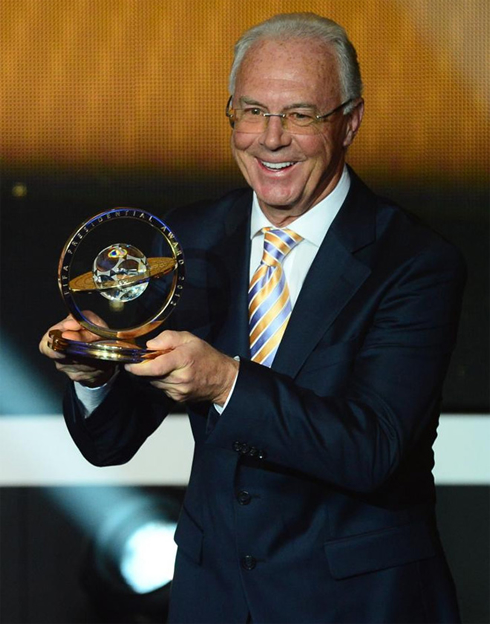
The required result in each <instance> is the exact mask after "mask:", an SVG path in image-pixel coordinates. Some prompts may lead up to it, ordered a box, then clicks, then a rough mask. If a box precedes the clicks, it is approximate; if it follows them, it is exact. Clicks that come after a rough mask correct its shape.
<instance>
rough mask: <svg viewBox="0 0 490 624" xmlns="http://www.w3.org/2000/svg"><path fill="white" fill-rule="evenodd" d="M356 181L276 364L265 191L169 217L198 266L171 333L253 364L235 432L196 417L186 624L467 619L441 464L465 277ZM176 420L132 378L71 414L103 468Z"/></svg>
mask: <svg viewBox="0 0 490 624" xmlns="http://www.w3.org/2000/svg"><path fill="white" fill-rule="evenodd" d="M351 177H352V184H351V189H350V191H349V194H348V196H347V198H346V200H345V203H344V205H343V206H342V208H341V210H340V211H339V213H338V215H337V217H336V219H335V220H334V222H333V224H332V226H331V228H330V229H329V231H328V234H327V236H326V238H325V240H324V242H323V244H322V246H321V248H320V250H319V252H318V255H317V257H316V258H315V261H314V263H313V265H312V267H311V269H310V271H309V273H308V276H307V278H306V281H305V283H304V285H303V288H302V290H301V293H300V295H299V298H298V300H297V302H296V305H295V308H294V311H293V314H292V317H291V320H290V323H289V325H288V327H287V330H286V333H285V335H284V338H283V340H282V342H281V345H280V348H279V351H278V353H277V356H276V359H275V361H274V364H273V366H272V368H271V369H266V368H264V367H262V366H259V365H257V364H255V363H253V362H251V361H250V359H249V358H250V354H249V347H248V321H247V286H248V280H249V254H250V236H249V225H250V224H249V219H250V208H251V192H250V191H249V190H242V191H236V192H233V193H231V194H229V195H227V196H226V197H225V198H223V199H222V200H221V201H218V202H213V203H203V204H199V205H196V206H193V207H191V208H189V209H182V210H180V211H177V212H175V213H174V214H173V215H170V216H169V218H168V219H167V220H166V221H167V223H168V224H169V226H170V227H171V228H172V229H173V231H174V232H175V234H176V235H177V237H178V238H179V239H180V242H181V243H182V245H183V248H184V252H185V258H186V271H187V277H186V284H185V288H184V291H183V295H182V298H181V301H180V302H179V305H178V307H177V309H176V311H175V313H174V315H173V318H172V324H173V327H174V328H176V329H183V330H189V331H191V332H193V333H195V334H196V335H198V336H200V337H202V338H204V339H206V340H208V341H209V342H211V343H212V344H213V345H214V346H216V347H217V348H218V349H220V350H222V351H224V352H225V353H228V354H229V355H232V356H235V355H239V356H240V357H241V365H240V373H239V376H238V380H237V384H236V387H235V390H234V392H233V395H232V398H231V400H230V402H229V404H228V406H227V408H226V410H225V412H224V413H223V415H222V416H221V417H219V416H218V414H217V413H216V411H215V410H214V408H213V407H212V406H210V405H209V404H205V403H202V404H193V405H188V406H187V408H188V411H189V415H190V419H191V426H192V431H193V434H194V438H195V454H194V462H193V468H192V475H191V479H190V483H189V487H188V490H187V494H186V499H185V503H184V507H183V510H182V514H181V518H180V522H179V526H178V529H177V533H176V541H177V543H178V545H179V552H178V556H177V563H176V571H175V578H174V583H173V589H172V604H171V614H170V619H171V621H173V622H209V623H214V624H216V623H225V622H226V623H228V622H245V621H246V620H247V617H248V616H249V614H250V615H251V617H252V620H253V621H254V622H276V623H285V622H291V623H292V622H295V623H298V622H309V623H312V622H321V623H324V622H342V623H343V622H355V623H360V622H366V623H373V622H386V623H391V624H392V623H394V622H410V623H414V622H432V623H434V622H446V623H447V622H457V621H458V610H457V605H456V600H455V593H454V588H453V584H452V580H451V577H450V574H449V572H448V569H447V566H446V563H445V559H444V555H443V552H442V548H441V545H440V541H439V538H438V534H437V529H436V525H435V519H434V483H433V478H432V474H431V468H432V466H433V453H432V444H433V442H434V439H435V437H436V427H437V422H438V416H439V406H440V399H441V388H442V383H443V379H444V376H445V373H446V370H447V366H448V362H449V358H450V353H451V351H452V349H453V347H454V344H455V339H456V331H457V322H458V317H459V311H460V301H461V294H462V289H463V284H464V279H465V270H464V264H463V262H462V260H461V258H460V255H459V253H458V252H457V251H456V250H455V249H454V248H453V247H452V246H451V245H450V244H448V243H447V242H446V241H444V240H443V239H442V238H441V237H439V236H438V235H437V234H435V233H434V232H432V231H431V230H430V229H428V228H426V227H425V226H423V225H422V224H420V223H419V222H418V221H417V220H416V219H414V218H413V217H411V216H409V215H407V214H406V213H405V212H403V211H402V210H400V209H399V208H398V207H396V206H394V205H393V204H391V203H390V202H387V201H385V200H382V199H380V198H379V197H377V196H375V195H374V194H373V193H372V192H371V191H370V190H369V189H367V187H366V186H365V185H364V184H363V183H362V182H361V181H360V180H359V179H358V178H357V177H356V176H355V174H354V173H353V172H351ZM168 409H169V402H168V401H167V400H166V399H165V398H164V397H163V395H162V393H161V392H157V391H155V390H154V389H150V388H149V387H147V386H145V384H144V382H141V381H139V380H135V379H131V378H129V377H128V376H126V375H120V376H119V378H118V380H117V382H116V385H115V387H114V389H113V391H112V392H111V393H110V395H109V396H108V397H107V399H106V400H105V401H104V403H103V404H102V405H101V406H100V407H99V408H98V409H97V410H96V412H95V413H94V414H93V415H92V416H91V417H90V418H89V419H88V420H87V421H85V422H84V421H83V420H82V419H81V418H80V414H79V413H78V408H77V404H76V401H75V400H74V398H73V394H70V395H69V397H68V399H67V401H66V409H65V414H66V420H67V424H68V427H69V429H70V431H71V433H72V435H73V437H74V439H75V441H76V443H77V444H78V446H79V448H80V449H81V451H82V453H83V454H84V455H85V456H86V457H87V459H88V460H89V461H91V462H93V463H94V464H96V465H109V464H116V463H122V462H124V461H127V460H128V459H130V457H131V456H132V455H133V454H134V453H135V452H136V451H137V449H138V448H139V447H140V445H141V444H142V443H143V441H144V440H145V439H146V437H147V436H148V435H150V434H151V432H152V431H153V430H154V429H155V428H156V427H157V426H159V424H160V423H161V421H162V419H163V418H164V416H165V414H166V413H167V410H168ZM155 469H156V470H157V469H158V467H155Z"/></svg>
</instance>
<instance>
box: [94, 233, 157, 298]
mask: <svg viewBox="0 0 490 624" xmlns="http://www.w3.org/2000/svg"><path fill="white" fill-rule="evenodd" d="M92 271H93V278H94V283H95V285H96V287H97V288H98V289H99V292H100V294H101V295H102V296H103V297H105V298H106V299H109V300H111V301H120V302H123V303H124V302H126V301H133V299H137V298H138V297H139V296H140V295H142V294H143V293H144V292H145V290H146V288H147V287H148V279H149V278H150V268H149V266H148V260H147V259H146V257H145V256H144V254H143V253H142V252H141V251H140V250H139V249H138V248H137V247H134V245H127V244H126V243H116V244H114V245H110V246H109V247H106V248H105V249H103V250H102V251H101V252H100V253H99V254H98V256H97V257H96V258H95V260H94V265H93V269H92ZM139 280H146V281H144V282H142V283H138V282H139ZM135 282H136V283H135ZM112 284H114V287H111V288H108V286H109V285H112Z"/></svg>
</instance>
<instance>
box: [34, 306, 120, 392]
mask: <svg viewBox="0 0 490 624" xmlns="http://www.w3.org/2000/svg"><path fill="white" fill-rule="evenodd" d="M84 315H85V316H86V317H87V318H88V319H89V320H90V321H91V322H92V323H96V324H97V325H101V326H103V325H104V323H103V321H102V319H100V318H99V317H98V316H97V315H96V314H94V313H93V312H89V311H87V312H84ZM53 329H59V330H60V331H61V332H62V334H63V338H66V339H68V340H79V341H82V342H94V341H95V340H98V339H100V336H97V335H96V334H93V333H92V332H89V331H88V330H86V329H84V328H83V327H82V326H81V325H80V323H79V322H78V321H76V320H75V319H74V318H73V317H72V316H68V317H67V318H66V319H64V320H63V321H61V322H60V323H57V324H56V325H53V327H50V328H49V329H48V331H47V332H46V333H45V334H44V336H43V337H42V339H41V342H40V343H39V351H41V353H42V354H43V355H45V356H47V357H49V358H50V359H52V360H54V365H55V366H56V368H57V369H58V370H59V371H60V372H62V373H64V374H65V375H67V376H68V377H69V378H70V379H71V380H72V381H78V382H79V383H81V384H82V385H84V386H88V387H89V388H96V387H98V386H102V385H104V384H105V383H106V382H107V381H109V379H110V378H111V377H112V375H113V374H114V370H115V368H114V364H113V363H112V362H104V361H102V360H89V359H86V360H85V361H81V360H79V361H77V360H73V359H71V358H69V357H67V356H66V355H64V354H63V353H60V352H59V351H54V350H53V349H51V348H50V347H49V346H48V340H49V332H50V331H51V330H53Z"/></svg>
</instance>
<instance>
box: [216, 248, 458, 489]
mask: <svg viewBox="0 0 490 624" xmlns="http://www.w3.org/2000/svg"><path fill="white" fill-rule="evenodd" d="M443 249H444V253H441V249H440V248H438V249H437V250H436V252H430V251H426V252H424V253H421V254H419V255H418V256H416V257H414V258H411V259H410V260H408V261H407V262H406V263H405V266H403V267H401V268H400V267H399V269H398V271H397V274H398V277H397V278H396V280H394V282H393V283H392V284H391V286H390V288H389V289H387V290H386V292H385V293H384V295H383V297H382V299H381V300H380V302H379V304H378V305H377V307H376V312H375V314H374V316H373V319H372V321H371V323H370V325H369V327H368V328H367V329H366V330H365V335H364V340H363V343H362V346H361V347H360V348H359V350H358V352H357V353H356V355H355V359H354V363H353V366H352V369H351V370H352V372H351V375H350V377H349V379H348V380H347V383H346V384H345V387H344V388H343V390H342V392H340V393H339V394H338V395H337V394H336V395H335V396H320V395H318V394H316V393H315V391H314V390H313V389H312V388H311V387H310V388H303V387H301V385H299V384H298V383H297V382H295V381H294V380H293V379H291V378H289V377H287V376H284V375H281V374H278V373H277V372H275V371H273V370H270V369H267V368H264V367H263V366H260V365H257V364H255V363H253V362H250V361H245V360H242V362H241V366H240V372H239V376H238V380H237V384H236V387H235V391H234V393H233V395H232V398H231V400H230V402H229V404H228V406H227V408H226V411H225V412H224V413H223V415H222V416H221V417H220V418H219V419H218V420H217V422H216V425H215V428H214V429H213V431H212V433H211V435H210V436H209V437H208V444H213V445H217V446H221V447H224V448H227V449H231V448H233V445H235V450H239V449H240V445H242V448H243V445H245V448H246V449H248V448H250V447H254V448H256V449H259V451H258V453H259V455H260V457H263V458H264V459H265V460H266V461H267V462H269V463H272V464H277V465H280V466H285V467H287V468H290V469H293V470H298V471H301V472H303V473H307V474H309V475H311V476H313V477H315V478H320V479H322V480H325V481H328V482H329V483H333V484H335V485H337V486H339V487H342V488H347V489H351V490H355V491H360V492H372V491H375V490H376V489H378V488H379V487H381V486H382V485H383V484H384V483H385V482H386V481H387V480H388V479H389V478H390V476H391V475H392V474H393V472H394V471H395V470H396V469H397V468H398V467H399V466H400V464H401V463H402V462H403V461H404V459H405V458H406V457H407V455H409V454H410V453H413V452H414V449H415V450H416V449H417V444H418V441H419V440H420V439H421V438H422V437H424V438H427V432H429V436H428V437H429V438H430V444H429V450H430V446H431V444H432V441H433V439H434V438H435V431H436V426H437V418H438V414H439V403H440V397H441V389H442V384H443V380H444V376H445V374H446V371H447V367H448V363H449V358H450V353H451V351H452V349H453V347H454V344H455V339H456V333H457V324H458V319H459V312H460V305H461V296H462V290H463V287H464V282H465V268H464V263H463V261H462V260H461V258H460V256H459V254H458V253H457V252H456V251H455V250H453V248H451V247H449V246H445V247H444V248H443ZM331 371H332V369H331V368H328V367H325V368H324V369H323V371H320V372H319V374H324V375H328V374H332V372H331ZM431 436H432V437H431Z"/></svg>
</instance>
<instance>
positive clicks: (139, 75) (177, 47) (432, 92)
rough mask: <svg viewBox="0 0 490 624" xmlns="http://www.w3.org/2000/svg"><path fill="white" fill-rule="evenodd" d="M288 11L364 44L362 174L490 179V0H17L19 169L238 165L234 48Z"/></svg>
mask: <svg viewBox="0 0 490 624" xmlns="http://www.w3.org/2000/svg"><path fill="white" fill-rule="evenodd" d="M281 11H283V12H290V11H313V12H317V13H320V14H323V15H326V16H328V17H332V18H333V19H335V20H337V21H339V22H340V23H341V24H342V25H344V26H345V27H346V29H347V31H348V33H349V35H350V36H351V38H352V40H353V41H354V43H355V45H356V47H357V49H358V52H359V56H360V59H361V69H362V72H363V76H364V81H365V85H366V89H365V97H366V102H367V105H366V106H367V108H366V118H365V122H364V125H363V128H362V136H361V138H360V139H359V140H358V141H357V143H356V144H355V146H354V147H353V149H352V155H351V160H352V161H353V163H354V165H355V166H356V168H357V169H358V170H359V172H360V173H361V174H362V175H365V174H366V175H367V174H369V176H370V177H371V179H372V178H373V176H374V177H376V176H378V177H379V176H384V177H386V176H388V177H389V178H390V179H407V178H409V177H410V176H416V177H417V180H418V181H419V182H420V181H421V180H424V179H427V178H436V179H437V178H441V177H449V178H450V179H452V180H454V181H458V180H459V181H461V180H464V181H471V182H478V181H479V180H481V179H482V178H483V179H486V173H487V171H488V165H489V163H490V160H489V158H490V157H489V153H488V114H487V106H488V93H489V92H490V91H489V83H488V80H489V78H488V77H489V76H490V53H489V50H488V37H487V34H486V28H485V25H486V24H488V22H489V17H490V5H489V3H488V2H487V1H486V0H451V1H448V0H431V1H430V2H426V1H425V0H350V1H349V2H346V1H339V0H311V1H306V2H305V1H300V0H284V1H282V2H280V1H277V0H263V1H262V2H260V3H247V2H243V3H232V4H230V2H229V0H214V1H212V2H203V1H202V0H194V1H188V2H182V3H178V2H177V3H171V2H162V1H161V0H97V1H96V2H94V1H93V0H49V1H40V0H3V1H2V3H1V6H0V12H1V13H0V28H1V31H0V32H1V44H0V53H1V56H2V70H1V71H2V72H3V78H2V86H3V92H4V94H5V95H4V99H3V104H2V106H3V116H2V125H1V126H0V134H1V137H2V143H3V145H2V150H3V154H4V158H5V163H6V166H7V167H8V168H25V169H29V168H30V169H32V168H36V167H38V168H39V167H53V168H60V169H66V168H70V167H71V168H78V169H83V170H94V169H100V168H102V169H103V168H111V167H116V168H117V167H131V168H133V170H134V169H136V168H141V169H149V170H157V171H161V172H162V173H164V174H166V175H175V174H178V175H179V176H182V175H185V174H186V173H187V174H188V175H189V177H191V176H192V175H194V176H196V172H197V173H199V172H201V174H204V175H209V174H214V175H219V174H220V172H222V173H223V172H224V173H226V172H228V175H229V173H230V171H233V170H234V169H233V165H232V163H231V158H230V155H229V147H228V137H229V127H228V123H227V121H226V119H225V117H224V108H225V103H226V100H227V86H226V85H227V74H228V70H229V67H230V64H231V59H232V46H233V43H234V41H235V40H236V38H237V37H238V36H239V34H240V33H241V32H242V31H243V30H244V29H245V28H247V27H249V26H251V25H252V24H254V23H256V22H258V21H260V20H262V19H265V18H267V17H269V16H271V15H273V14H275V13H277V12H281Z"/></svg>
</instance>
